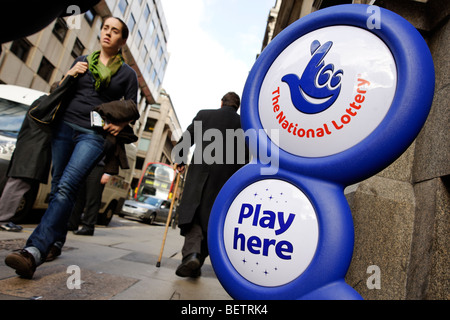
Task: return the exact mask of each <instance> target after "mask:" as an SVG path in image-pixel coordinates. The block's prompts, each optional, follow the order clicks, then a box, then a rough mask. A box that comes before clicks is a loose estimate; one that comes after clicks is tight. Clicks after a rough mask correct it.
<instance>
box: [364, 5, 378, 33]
mask: <svg viewBox="0 0 450 320" xmlns="http://www.w3.org/2000/svg"><path fill="white" fill-rule="evenodd" d="M366 12H367V13H368V14H370V16H369V17H368V18H367V21H366V26H367V28H368V29H369V30H372V29H381V10H380V7H378V6H368V7H367V10H366Z"/></svg>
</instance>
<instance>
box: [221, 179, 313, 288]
mask: <svg viewBox="0 0 450 320" xmlns="http://www.w3.org/2000/svg"><path fill="white" fill-rule="evenodd" d="M317 242H318V222H317V216H316V213H315V210H314V208H313V206H312V204H311V203H310V201H309V200H308V198H307V197H306V196H305V194H304V193H303V192H302V191H301V190H300V189H298V188H297V187H296V186H294V185H292V184H290V183H288V182H285V181H282V180H278V179H266V180H263V181H258V182H255V183H253V184H251V185H249V186H247V187H246V188H245V189H244V190H243V191H241V192H240V194H239V195H238V196H237V197H236V198H235V200H234V201H233V203H232V204H231V206H230V208H229V210H228V213H227V217H226V220H225V225H224V244H225V249H226V252H227V255H228V257H229V259H230V262H231V263H232V265H233V267H234V268H235V269H236V271H237V272H238V273H239V274H241V275H242V276H243V277H244V278H245V279H247V280H249V281H251V282H253V283H255V284H257V285H261V286H268V287H274V286H280V285H284V284H286V283H289V282H290V281H292V280H294V279H296V278H297V277H298V276H300V275H301V274H302V273H303V271H304V270H305V269H306V268H307V267H308V265H309V263H310V262H311V260H312V258H313V256H314V253H315V251H316V248H317Z"/></svg>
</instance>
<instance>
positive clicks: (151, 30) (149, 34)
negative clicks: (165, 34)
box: [148, 20, 155, 36]
mask: <svg viewBox="0 0 450 320" xmlns="http://www.w3.org/2000/svg"><path fill="white" fill-rule="evenodd" d="M153 31H155V22H153V20H152V23H150V27H149V28H148V36H151V35H152V34H153Z"/></svg>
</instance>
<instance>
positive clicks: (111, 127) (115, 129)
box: [103, 122, 128, 136]
mask: <svg viewBox="0 0 450 320" xmlns="http://www.w3.org/2000/svg"><path fill="white" fill-rule="evenodd" d="M127 124H128V122H122V123H116V124H114V123H108V124H106V125H104V126H103V130H106V131H108V132H109V133H110V134H112V135H113V136H117V135H118V134H119V132H120V131H122V130H123V128H125V127H126V126H127Z"/></svg>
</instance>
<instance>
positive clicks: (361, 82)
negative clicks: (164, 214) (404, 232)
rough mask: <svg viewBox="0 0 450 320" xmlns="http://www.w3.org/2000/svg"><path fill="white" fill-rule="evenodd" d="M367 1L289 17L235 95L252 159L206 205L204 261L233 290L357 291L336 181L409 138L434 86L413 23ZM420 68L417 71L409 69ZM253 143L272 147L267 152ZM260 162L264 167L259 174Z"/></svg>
mask: <svg viewBox="0 0 450 320" xmlns="http://www.w3.org/2000/svg"><path fill="white" fill-rule="evenodd" d="M370 8H372V7H370V6H367V5H356V4H353V5H341V6H335V7H330V8H327V9H323V10H319V11H316V12H314V13H312V14H309V15H308V16H306V17H304V18H302V19H300V20H298V21H297V22H295V23H293V24H292V25H290V26H289V27H288V28H286V29H285V30H284V31H283V32H281V33H280V34H279V35H277V36H276V37H275V39H274V40H273V41H272V42H271V43H270V44H269V45H268V46H267V47H266V49H265V50H264V52H263V53H262V54H261V55H260V57H259V58H258V60H257V62H256V63H255V65H254V67H253V68H252V70H251V72H250V74H249V77H248V79H247V83H246V86H245V89H244V93H243V97H242V111H241V119H242V126H243V129H244V130H245V131H246V132H250V131H251V132H253V131H255V132H256V131H257V132H259V133H258V134H254V135H251V134H249V136H252V137H256V139H257V140H258V143H257V144H250V145H249V147H250V149H251V152H252V154H253V156H254V161H253V163H251V164H249V165H247V166H245V167H243V168H242V169H241V170H240V171H239V172H237V173H236V174H235V175H234V176H233V177H232V178H231V179H230V180H229V181H228V182H227V183H226V184H225V186H224V187H223V189H222V190H221V192H220V193H219V195H218V197H217V198H216V201H215V204H214V207H213V210H212V212H211V217H210V223H209V232H208V244H209V247H210V253H211V261H212V263H213V267H214V270H215V272H216V274H217V276H218V278H219V280H220V281H221V283H222V285H223V286H224V288H225V289H226V290H227V292H228V293H229V294H230V295H231V296H232V297H233V298H236V299H361V296H360V295H359V294H358V293H357V292H356V291H355V290H354V289H352V288H351V287H350V286H349V285H348V284H346V283H345V281H344V277H345V274H346V272H347V270H348V267H349V265H350V261H351V258H352V252H353V241H354V228H353V221H352V215H351V211H350V208H349V206H348V203H347V201H346V198H345V196H344V192H343V191H344V188H345V187H346V186H348V185H350V184H352V183H356V182H359V181H362V180H364V179H366V178H368V177H370V176H372V175H374V174H376V173H377V172H379V171H381V170H382V169H384V168H385V167H387V166H388V165H389V164H391V163H392V162H393V161H395V160H396V159H397V158H398V157H399V156H400V155H401V154H402V153H403V152H404V151H405V150H406V149H407V148H408V146H409V145H410V144H411V143H412V142H413V141H414V139H415V138H416V136H417V134H418V133H419V131H420V129H421V128H422V126H423V124H424V123H425V120H426V118H427V116H428V113H429V110H430V107H431V102H432V99H433V94H434V66H433V61H432V58H431V54H430V52H429V50H428V47H427V45H426V43H425V41H424V40H423V38H422V37H421V36H420V34H419V33H418V32H417V30H416V29H415V28H414V27H413V26H412V25H411V24H410V23H409V22H407V21H406V20H405V19H403V18H402V17H400V16H398V15H396V14H394V13H392V12H390V11H388V10H385V9H382V8H378V7H377V10H379V13H380V14H379V20H380V21H378V22H379V23H378V24H377V25H376V26H375V27H374V26H373V25H371V24H370V23H368V21H369V20H370V18H371V13H372V11H371V10H370ZM418 75H420V76H418ZM261 150H267V151H268V152H270V153H272V154H276V155H278V157H279V159H278V162H277V163H278V165H279V167H278V168H277V170H275V171H273V170H272V171H264V170H265V169H267V167H268V164H267V163H266V162H265V161H264V159H263V158H262V157H261V156H260V155H261ZM267 172H271V173H270V174H267Z"/></svg>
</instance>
